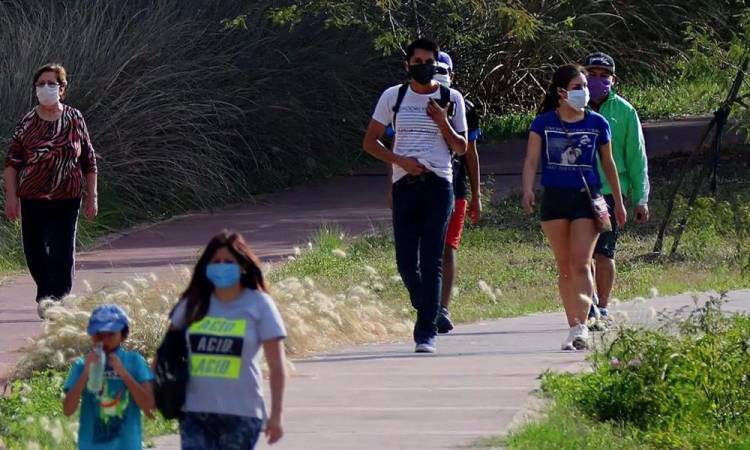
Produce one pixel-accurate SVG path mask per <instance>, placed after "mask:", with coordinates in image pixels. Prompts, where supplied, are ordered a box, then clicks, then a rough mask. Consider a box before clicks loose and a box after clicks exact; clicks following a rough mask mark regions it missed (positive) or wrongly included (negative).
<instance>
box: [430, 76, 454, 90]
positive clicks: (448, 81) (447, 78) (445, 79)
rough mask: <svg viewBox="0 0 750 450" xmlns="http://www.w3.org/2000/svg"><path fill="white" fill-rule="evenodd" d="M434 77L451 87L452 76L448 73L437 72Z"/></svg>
mask: <svg viewBox="0 0 750 450" xmlns="http://www.w3.org/2000/svg"><path fill="white" fill-rule="evenodd" d="M432 79H433V80H435V81H437V82H438V83H440V84H442V85H443V86H445V87H451V76H450V75H448V74H446V75H441V74H435V75H434V76H433V77H432Z"/></svg>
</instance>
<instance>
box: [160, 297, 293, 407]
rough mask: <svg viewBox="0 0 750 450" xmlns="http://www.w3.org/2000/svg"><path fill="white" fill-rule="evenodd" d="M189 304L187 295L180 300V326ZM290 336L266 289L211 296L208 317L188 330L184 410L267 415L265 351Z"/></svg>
mask: <svg viewBox="0 0 750 450" xmlns="http://www.w3.org/2000/svg"><path fill="white" fill-rule="evenodd" d="M186 309H187V303H186V301H184V300H183V301H181V302H180V303H179V304H178V305H177V307H176V308H175V310H174V312H173V313H172V323H173V324H174V325H176V326H178V327H182V326H184V324H185V314H186ZM285 336H286V330H285V329H284V323H283V321H282V320H281V315H280V314H279V310H278V309H277V308H276V305H275V304H274V302H273V299H272V298H271V296H269V295H268V294H266V293H265V292H262V291H258V290H253V289H245V290H244V292H243V293H242V295H241V296H240V297H238V298H236V299H235V300H232V301H229V302H223V301H221V300H219V299H218V298H216V296H215V295H211V300H210V303H209V307H208V312H207V313H206V316H205V317H204V318H203V319H201V320H200V321H198V322H195V323H193V324H191V325H190V326H189V327H188V328H187V330H186V336H185V338H186V339H187V344H188V348H189V351H190V381H189V382H188V385H187V392H186V399H185V406H184V410H185V411H189V412H202V413H215V414H232V415H235V416H243V417H255V418H258V419H261V420H265V419H266V417H267V414H266V405H265V401H264V400H263V376H262V373H261V371H260V366H259V365H258V356H259V350H260V348H261V346H262V345H263V343H264V342H266V341H271V340H276V339H283V338H284V337H285Z"/></svg>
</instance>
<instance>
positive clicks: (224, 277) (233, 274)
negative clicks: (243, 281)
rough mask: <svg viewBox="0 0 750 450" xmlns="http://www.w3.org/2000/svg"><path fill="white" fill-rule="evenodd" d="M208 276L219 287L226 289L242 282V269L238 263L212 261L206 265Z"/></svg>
mask: <svg viewBox="0 0 750 450" xmlns="http://www.w3.org/2000/svg"><path fill="white" fill-rule="evenodd" d="M206 276H207V277H208V279H209V280H210V281H211V283H213V284H214V286H216V287H217V288H219V289H226V288H230V287H232V286H234V285H236V284H237V283H239V282H240V277H241V276H242V270H241V269H240V265H239V264H236V263H212V264H209V265H207V266H206Z"/></svg>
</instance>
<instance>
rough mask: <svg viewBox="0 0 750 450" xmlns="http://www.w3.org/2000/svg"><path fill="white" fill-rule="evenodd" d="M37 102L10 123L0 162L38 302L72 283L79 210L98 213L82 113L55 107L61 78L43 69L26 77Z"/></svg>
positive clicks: (60, 71) (61, 93)
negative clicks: (30, 80)
mask: <svg viewBox="0 0 750 450" xmlns="http://www.w3.org/2000/svg"><path fill="white" fill-rule="evenodd" d="M33 84H34V89H35V93H36V97H37V99H38V101H39V104H38V105H37V106H35V107H34V109H32V110H31V111H30V112H29V113H28V114H26V116H24V117H23V118H22V119H21V120H20V121H19V122H18V124H17V125H16V128H15V131H14V133H13V137H12V138H11V141H10V149H9V151H8V154H7V156H6V158H5V171H4V173H3V175H4V178H5V214H6V216H7V217H8V219H10V220H17V219H18V218H19V217H20V218H21V231H22V233H23V248H24V253H25V255H26V263H27V265H28V267H29V271H30V272H31V276H32V278H33V279H34V282H36V285H37V295H36V301H37V304H38V306H37V312H38V313H39V316H40V317H41V316H42V315H43V310H42V308H41V303H40V301H41V300H42V299H45V298H50V299H53V300H60V299H62V298H63V297H65V296H66V295H68V293H70V290H71V288H72V286H73V275H74V271H75V240H76V226H77V223H78V212H79V209H80V206H81V199H82V197H83V193H84V189H85V190H86V205H85V214H86V217H87V218H88V219H89V220H93V219H94V218H95V217H96V215H97V212H98V206H97V187H96V183H97V180H96V173H97V168H96V158H95V156H94V147H93V146H92V145H91V140H90V139H89V134H88V130H87V129H86V122H84V120H83V116H82V115H81V112H80V111H78V110H77V109H75V108H73V107H71V106H68V105H66V104H64V103H62V100H63V99H64V98H65V94H66V91H67V88H68V80H67V74H66V72H65V69H64V68H63V66H61V65H59V64H47V65H45V66H43V67H41V68H40V69H39V70H37V72H36V74H34V78H33Z"/></svg>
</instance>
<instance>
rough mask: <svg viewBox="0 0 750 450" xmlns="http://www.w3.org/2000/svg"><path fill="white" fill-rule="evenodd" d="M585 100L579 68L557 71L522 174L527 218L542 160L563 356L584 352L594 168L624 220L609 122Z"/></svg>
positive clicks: (546, 225) (591, 288)
mask: <svg viewBox="0 0 750 450" xmlns="http://www.w3.org/2000/svg"><path fill="white" fill-rule="evenodd" d="M588 101H589V91H588V84H587V81H586V71H585V69H584V68H583V67H581V66H577V65H565V66H561V67H559V68H558V69H557V70H556V71H555V74H554V75H553V77H552V83H551V84H550V87H549V89H548V90H547V93H546V95H545V97H544V100H543V101H542V104H541V105H540V107H539V111H538V114H537V116H536V118H535V119H534V121H533V123H532V124H531V128H530V132H529V141H528V145H527V149H526V162H525V163H524V168H523V206H524V208H525V209H526V211H528V212H529V213H533V212H534V206H535V196H534V184H535V178H536V170H537V167H538V166H539V160H540V158H541V161H542V186H544V196H543V199H542V207H541V216H542V229H543V230H544V234H545V235H546V236H547V239H548V240H549V242H550V245H551V246H552V251H553V252H554V254H555V261H556V263H557V270H558V274H559V279H558V287H559V289H560V297H562V300H563V305H564V307H565V314H566V316H567V319H568V326H569V327H570V330H569V333H568V337H567V338H566V339H565V340H564V341H563V344H562V349H563V350H576V349H577V350H582V349H585V348H587V347H588V335H589V330H588V328H587V327H586V318H587V315H588V311H589V307H590V299H591V297H592V296H593V293H594V282H593V279H592V277H591V257H592V255H593V252H594V245H595V244H596V238H597V236H598V233H599V232H598V229H597V226H596V223H595V218H596V216H595V213H594V210H593V208H592V204H591V198H589V192H588V191H590V193H591V196H592V197H593V198H596V197H598V196H600V194H599V191H600V189H601V181H600V179H599V172H598V170H597V165H598V164H599V163H601V165H602V168H603V170H604V173H605V174H606V177H607V180H608V181H609V183H610V185H611V186H612V193H613V196H614V198H615V216H616V219H617V223H618V224H620V225H624V224H625V221H626V219H627V213H626V211H625V207H624V206H623V202H622V195H621V192H620V183H619V181H618V178H617V168H616V167H615V161H614V159H612V146H611V144H610V138H611V134H610V130H609V124H608V123H607V120H606V119H605V118H604V117H602V116H601V115H599V114H597V113H596V112H593V111H588V110H586V105H587V104H588ZM587 189H588V191H587Z"/></svg>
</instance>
